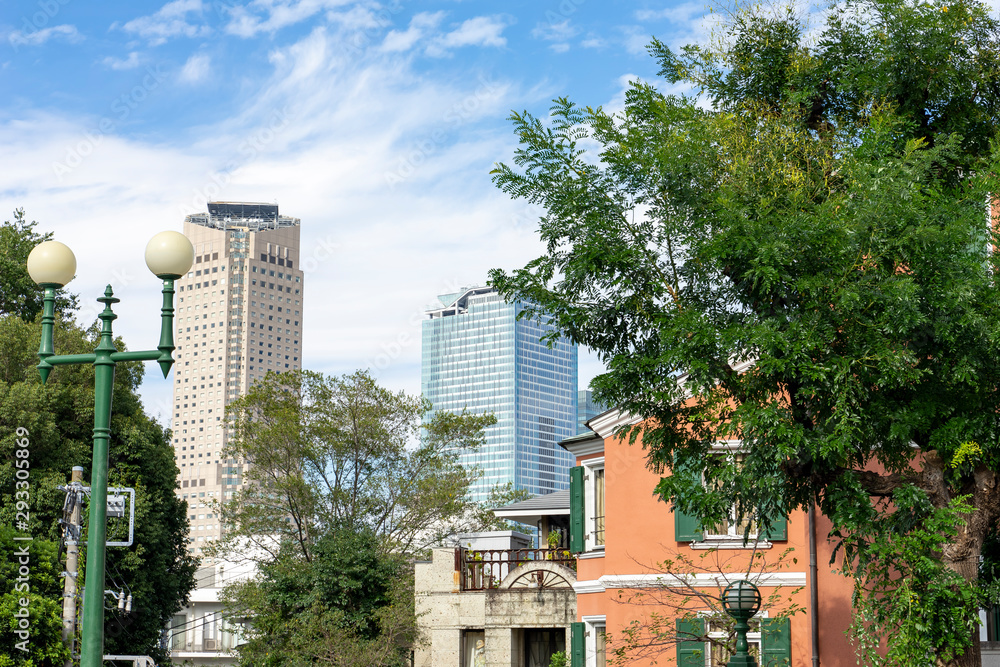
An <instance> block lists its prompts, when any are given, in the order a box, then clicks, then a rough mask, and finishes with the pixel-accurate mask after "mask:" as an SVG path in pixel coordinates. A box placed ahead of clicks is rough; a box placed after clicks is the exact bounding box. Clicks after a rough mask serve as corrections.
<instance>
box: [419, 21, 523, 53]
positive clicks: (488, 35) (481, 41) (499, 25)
mask: <svg viewBox="0 0 1000 667" xmlns="http://www.w3.org/2000/svg"><path fill="white" fill-rule="evenodd" d="M507 25H508V23H507V21H506V20H505V19H504V18H503V17H500V16H477V17H475V18H471V19H468V20H466V21H463V22H462V25H460V26H458V27H457V28H455V29H454V30H452V31H451V32H449V33H446V34H444V35H442V36H441V37H439V38H437V39H436V40H434V43H433V44H431V45H430V46H428V47H427V55H430V56H438V57H440V56H444V55H447V54H448V52H449V51H450V50H451V49H455V48H459V47H463V46H498V47H499V46H506V45H507V39H506V38H505V37H504V36H503V35H502V34H501V33H503V30H504V28H506V27H507Z"/></svg>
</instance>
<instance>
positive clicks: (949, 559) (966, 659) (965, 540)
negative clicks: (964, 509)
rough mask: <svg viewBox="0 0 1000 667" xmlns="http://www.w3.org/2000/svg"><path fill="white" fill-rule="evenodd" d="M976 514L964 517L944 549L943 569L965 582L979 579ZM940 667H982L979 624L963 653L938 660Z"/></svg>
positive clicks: (980, 540) (979, 541) (980, 539)
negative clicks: (945, 660) (956, 533)
mask: <svg viewBox="0 0 1000 667" xmlns="http://www.w3.org/2000/svg"><path fill="white" fill-rule="evenodd" d="M979 518H980V517H976V513H973V514H972V515H966V523H965V525H960V526H959V529H958V535H956V536H955V538H954V539H953V541H952V542H951V543H950V544H947V545H946V546H945V548H944V553H943V556H944V564H945V567H947V568H948V569H950V570H952V571H953V572H956V573H957V574H959V575H960V576H961V577H962V578H963V579H965V580H966V581H970V582H973V583H975V582H976V580H977V579H979V557H980V555H981V554H982V550H983V536H982V535H981V534H980V533H981V532H982V531H981V530H976V529H975V528H976V524H977V523H979V522H978V521H977V520H976V519H979ZM938 664H939V665H941V666H942V667H982V664H983V656H982V651H981V648H980V646H979V624H978V623H977V624H976V625H975V626H974V627H973V629H972V643H971V645H970V646H969V648H968V649H966V651H965V653H964V654H963V655H961V656H959V657H957V658H955V659H953V660H950V661H948V662H944V661H942V660H938Z"/></svg>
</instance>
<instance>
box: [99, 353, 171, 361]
mask: <svg viewBox="0 0 1000 667" xmlns="http://www.w3.org/2000/svg"><path fill="white" fill-rule="evenodd" d="M159 358H160V351H159V350H141V351H136V352H115V353H113V354H112V355H111V359H112V360H113V361H116V362H118V361H156V360H158V359H159Z"/></svg>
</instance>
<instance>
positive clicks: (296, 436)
mask: <svg viewBox="0 0 1000 667" xmlns="http://www.w3.org/2000/svg"><path fill="white" fill-rule="evenodd" d="M428 409H429V406H428V404H427V402H426V401H424V400H423V399H421V398H419V397H412V396H407V395H406V394H405V393H404V392H392V391H389V390H388V389H385V388H384V387H380V386H379V385H378V384H377V383H376V382H375V380H374V379H372V377H371V376H370V375H369V374H368V373H367V372H365V371H358V372H356V373H353V374H350V375H344V376H324V375H322V374H320V373H315V372H312V371H291V372H288V373H280V374H279V373H269V374H268V375H267V376H265V378H264V379H263V380H262V381H260V382H257V383H255V384H254V385H253V387H251V388H250V390H249V391H248V392H247V394H246V395H245V396H242V397H240V398H239V399H237V400H236V401H234V402H233V403H231V404H230V405H229V406H228V407H227V415H228V416H229V418H230V419H231V422H232V424H233V426H234V431H235V435H234V437H233V439H232V440H230V443H229V446H228V451H227V454H228V455H230V456H232V457H234V459H235V460H246V461H250V462H251V463H250V465H248V466H246V467H245V469H244V470H243V472H242V479H243V481H244V483H243V484H241V485H238V486H237V490H236V491H234V492H233V496H232V498H231V499H229V500H228V501H227V502H225V503H224V504H223V505H222V508H221V512H222V520H223V521H224V522H225V523H226V525H227V535H226V537H225V539H224V541H223V542H222V543H219V544H218V545H216V552H219V553H227V554H229V555H230V556H232V555H233V554H234V553H236V552H243V551H254V552H256V554H258V555H262V556H264V557H265V559H270V558H272V557H274V556H276V555H277V553H278V551H279V550H280V549H282V548H287V546H288V545H287V544H286V542H290V543H292V544H293V545H294V546H295V549H296V551H297V552H298V553H299V554H300V555H301V556H302V557H303V558H304V559H305V560H307V561H308V560H311V559H312V545H313V544H314V542H315V541H316V540H317V539H318V538H319V537H320V536H321V535H323V534H324V533H325V531H326V530H328V527H329V526H334V525H336V526H340V527H341V528H342V529H348V530H371V531H372V532H373V533H374V534H375V535H376V536H377V538H378V539H379V541H380V543H381V545H382V549H383V550H384V551H386V552H390V551H391V552H394V553H401V554H414V553H419V552H421V551H422V550H423V549H425V548H426V547H427V546H429V545H431V544H434V543H435V542H436V541H437V540H438V539H440V537H441V536H442V535H446V534H448V533H450V532H454V531H455V530H456V529H460V528H461V526H463V525H464V522H466V520H467V518H468V517H469V516H471V515H474V514H475V509H476V508H475V506H474V505H473V504H472V503H470V502H469V500H468V498H467V495H466V492H467V490H468V487H469V484H470V482H471V481H472V480H473V479H474V476H475V475H476V474H478V473H477V471H475V470H470V469H466V468H463V467H462V466H461V465H460V464H459V463H458V454H459V452H460V451H463V450H465V449H468V448H475V447H478V446H479V445H480V443H481V442H482V440H483V434H482V430H483V429H484V428H485V427H487V426H489V425H491V424H493V423H495V421H496V418H495V417H493V416H492V415H471V414H464V413H463V414H458V415H454V414H450V413H444V412H442V413H438V414H436V415H435V417H434V419H433V420H432V421H430V422H429V423H426V424H421V419H422V417H423V415H424V414H425V413H426V412H427V411H428ZM421 429H423V431H424V437H422V438H420V437H419V436H420V431H421Z"/></svg>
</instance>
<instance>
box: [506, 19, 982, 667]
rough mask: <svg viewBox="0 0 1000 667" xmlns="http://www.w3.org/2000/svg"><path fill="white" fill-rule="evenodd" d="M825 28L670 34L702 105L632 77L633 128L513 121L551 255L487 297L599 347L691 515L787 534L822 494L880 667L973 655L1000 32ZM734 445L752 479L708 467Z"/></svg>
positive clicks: (775, 22)
mask: <svg viewBox="0 0 1000 667" xmlns="http://www.w3.org/2000/svg"><path fill="white" fill-rule="evenodd" d="M828 16H829V17H828V19H827V21H826V24H825V25H822V26H819V27H816V28H815V30H813V31H811V33H810V35H809V36H808V37H807V36H806V34H805V31H804V29H803V27H802V25H801V24H800V23H799V21H798V20H797V19H796V18H795V17H794V15H793V14H792V13H791V12H787V13H783V12H781V11H776V12H770V13H767V12H765V10H758V11H756V12H755V11H741V12H737V13H734V14H731V15H728V20H726V21H724V24H725V25H724V28H723V31H724V33H720V35H721V36H720V37H719V38H718V39H716V40H714V41H713V42H711V43H709V44H705V45H694V46H689V47H686V48H684V49H683V50H681V51H680V52H679V53H674V52H673V51H671V50H670V49H668V48H667V47H666V46H665V45H663V44H662V43H660V42H658V41H654V42H653V43H652V45H651V47H650V50H651V52H652V54H653V55H654V56H655V57H656V58H657V59H658V60H659V62H660V65H661V72H660V73H661V75H662V76H664V77H665V78H666V79H667V80H668V81H669V82H671V83H686V84H689V85H691V86H692V87H693V88H694V89H695V90H696V91H697V92H698V93H699V94H700V95H702V96H703V99H707V101H708V104H707V105H705V104H699V103H697V100H695V99H693V98H685V97H676V96H667V95H663V94H661V93H659V92H658V91H657V90H655V88H653V87H652V86H650V85H647V84H643V83H637V84H634V85H633V86H632V87H631V88H630V90H629V91H628V93H627V95H626V105H625V109H624V111H622V112H621V113H619V114H616V115H611V114H608V113H606V112H604V111H603V110H601V109H591V108H579V107H577V106H575V105H574V104H572V103H570V102H569V101H567V100H557V101H556V104H555V106H554V107H553V109H552V114H551V117H550V122H549V123H543V122H542V121H541V120H539V119H536V118H534V117H533V116H531V115H530V114H528V113H527V112H525V113H520V114H518V113H515V114H514V115H513V116H512V120H513V122H514V126H515V129H516V132H517V134H518V136H519V138H520V141H521V146H520V148H519V149H518V151H517V153H516V155H515V158H514V163H515V166H514V167H511V166H508V165H503V164H501V165H498V166H497V167H496V169H495V170H494V172H493V174H494V181H495V183H496V184H497V185H498V187H500V188H501V189H503V190H504V191H505V192H507V193H509V194H510V195H511V196H513V197H516V198H521V199H525V200H528V201H530V202H532V203H535V204H538V205H540V206H542V207H543V208H544V209H545V210H546V213H545V215H544V217H542V219H541V221H540V223H539V229H540V234H541V238H542V240H543V241H544V242H545V244H546V252H545V254H544V255H542V256H541V257H539V258H537V259H535V260H534V261H532V262H530V263H529V264H528V265H527V266H526V267H525V268H523V269H520V270H516V271H513V272H512V273H507V272H505V271H502V270H494V271H493V272H491V282H492V283H493V284H494V285H495V286H496V287H498V289H499V290H500V291H501V293H503V294H504V295H505V296H506V297H508V298H515V297H516V298H520V299H522V300H524V301H526V302H528V303H533V304H537V306H536V307H535V308H534V310H533V311H529V312H528V316H535V317H546V316H545V315H543V314H542V313H544V312H549V313H552V316H551V319H552V321H553V322H554V323H555V324H556V325H557V326H558V328H559V329H560V330H561V332H562V333H564V334H566V335H568V336H569V337H570V338H571V339H572V340H573V341H574V342H576V343H580V344H584V345H587V346H588V347H590V348H591V349H594V350H596V351H597V352H598V354H599V355H601V357H602V358H603V360H604V361H605V363H606V365H607V368H608V371H607V372H606V373H605V374H604V375H602V376H600V377H599V378H597V379H596V380H595V381H594V383H593V384H594V387H595V389H596V394H597V398H598V399H599V400H601V401H603V402H605V403H606V404H615V405H619V406H621V407H622V408H623V409H624V410H625V411H627V412H629V413H631V414H634V415H637V416H640V417H643V418H645V421H644V422H643V423H642V424H641V425H639V426H637V427H635V428H633V429H631V436H632V437H633V438H634V437H638V436H639V435H640V434H641V436H642V443H643V446H644V447H645V448H646V449H647V452H648V463H649V465H650V466H652V467H653V469H655V470H656V471H660V472H664V471H666V470H667V469H671V468H672V469H673V470H674V471H675V472H674V473H673V474H670V475H666V476H664V477H662V479H661V482H660V483H659V485H658V487H657V491H658V492H659V493H660V494H661V495H662V496H663V497H664V498H665V499H668V500H670V501H672V502H673V504H674V505H675V506H676V507H678V508H680V509H681V510H683V511H685V512H688V513H691V514H694V515H697V516H700V517H702V519H703V521H704V522H705V523H706V525H710V524H712V523H714V522H716V521H718V520H720V519H721V518H723V517H724V516H725V515H726V513H727V512H728V511H729V509H730V508H732V507H734V506H735V508H736V510H737V512H738V513H739V514H740V515H742V516H755V517H756V518H757V519H758V520H759V521H760V522H761V524H762V525H764V526H766V525H767V523H768V522H769V519H770V518H771V517H777V516H782V515H787V513H788V512H789V511H791V510H792V509H795V508H799V507H804V506H807V505H808V504H809V503H811V502H813V501H815V502H816V504H817V506H818V507H819V508H820V509H821V511H822V512H823V513H824V514H825V515H826V516H828V517H829V518H830V520H831V521H832V522H833V525H834V532H833V536H834V537H835V538H836V539H838V540H839V544H840V550H839V552H838V555H839V556H840V557H842V558H843V566H844V568H845V570H846V571H848V572H849V573H852V574H854V575H855V577H856V580H857V581H858V582H859V584H860V585H861V587H860V588H859V594H860V598H859V599H860V600H861V608H862V610H863V611H864V614H865V616H864V618H863V619H862V623H861V626H859V629H858V633H856V635H857V637H858V640H859V650H860V651H861V653H862V655H861V656H860V657H861V659H862V660H864V661H868V662H878V661H879V660H880V659H881V658H880V657H879V656H878V655H877V654H876V653H875V652H874V651H872V650H868V649H870V648H871V643H870V642H868V643H867V644H866V643H865V638H864V636H863V635H864V633H865V632H867V633H868V634H869V635H872V634H873V633H874V635H876V636H878V637H880V638H882V639H883V640H885V641H886V642H887V643H888V644H889V647H890V649H889V650H890V651H895V652H894V653H893V654H892V655H893V658H894V659H896V660H897V661H901V662H897V664H909V665H932V664H945V665H977V664H979V661H980V658H979V644H978V641H977V636H976V631H977V625H978V620H977V613H976V612H977V608H978V606H979V605H980V604H982V603H983V601H984V600H983V597H984V595H983V591H984V588H983V587H982V586H980V585H979V583H978V581H977V569H978V568H977V562H978V557H979V555H980V550H981V547H982V544H983V540H984V539H985V537H986V536H987V535H988V534H990V533H991V532H993V531H994V530H995V526H996V525H997V522H998V519H1000V479H998V475H997V472H998V471H1000V391H998V389H997V388H998V386H1000V349H998V344H1000V312H998V311H997V309H996V307H995V304H996V302H997V299H998V297H1000V289H998V284H997V281H996V279H995V276H996V275H997V270H998V269H1000V266H998V262H997V259H996V255H995V254H992V253H991V252H989V248H990V247H991V246H992V247H995V246H996V244H997V241H998V240H1000V239H998V238H997V235H996V233H995V225H991V224H990V220H989V216H988V213H989V210H988V209H989V208H990V207H988V206H986V205H985V203H986V202H989V201H991V199H992V198H993V197H994V195H995V193H997V192H1000V187H998V186H1000V184H998V183H997V179H996V177H995V175H996V174H997V173H998V172H997V164H996V162H997V161H996V158H997V143H996V142H997V129H998V126H997V124H998V114H997V111H998V109H1000V86H997V81H1000V60H998V59H1000V24H998V22H997V20H996V19H994V18H993V17H991V16H990V14H989V12H988V8H987V7H985V6H984V5H982V4H980V3H978V2H967V1H961V2H957V3H948V2H943V1H941V0H934V1H932V2H926V3H919V4H915V3H907V2H899V1H898V0H848V2H845V3H842V4H841V5H837V6H836V7H834V8H832V9H831V10H830V13H829V15H828ZM705 106H707V107H708V108H704V107H705ZM584 139H586V140H587V141H586V143H585V142H584ZM590 146H597V147H598V148H597V150H596V152H595V153H590V152H587V151H586V150H585V147H590ZM994 221H995V219H994ZM719 439H739V440H742V443H743V449H744V452H745V454H744V458H743V459H742V462H741V463H740V464H738V465H737V464H735V463H733V462H728V461H726V460H725V459H724V458H723V457H712V456H708V455H707V454H709V452H710V447H711V443H712V442H714V441H716V440H719ZM682 471H683V472H682ZM703 479H704V480H706V483H704V484H703V483H702V480H703ZM918 547H920V548H923V549H924V550H925V551H924V552H923V555H922V556H921V558H920V559H918V560H919V562H913V559H914V557H915V554H916V553H917V552H918V551H919V549H918ZM893 571H895V572H917V571H919V575H920V577H921V580H923V581H930V580H937V581H942V582H945V585H943V586H934V587H930V588H927V587H924V588H919V587H917V588H914V587H908V586H903V585H901V583H902V580H899V579H895V578H893V577H892V576H890V575H889V573H891V572H893ZM904 607H905V609H906V610H907V612H906V613H905V614H901V613H898V611H899V609H902V608H904ZM927 628H933V630H934V631H933V632H930V631H928V630H927ZM915 633H922V634H923V635H925V636H926V638H927V640H928V641H924V642H922V643H920V644H919V645H918V644H916V643H912V642H911V643H909V644H908V645H906V644H907V642H906V640H905V638H907V637H911V636H913V635H914V634H915ZM894 645H898V647H897V648H894Z"/></svg>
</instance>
